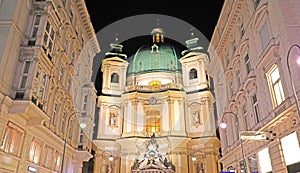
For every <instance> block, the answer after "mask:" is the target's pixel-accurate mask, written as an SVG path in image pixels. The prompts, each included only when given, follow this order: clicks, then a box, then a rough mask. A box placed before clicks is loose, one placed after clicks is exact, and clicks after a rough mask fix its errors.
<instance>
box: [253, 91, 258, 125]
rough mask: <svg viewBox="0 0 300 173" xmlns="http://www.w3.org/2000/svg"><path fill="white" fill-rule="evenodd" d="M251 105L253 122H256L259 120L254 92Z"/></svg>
mask: <svg viewBox="0 0 300 173" xmlns="http://www.w3.org/2000/svg"><path fill="white" fill-rule="evenodd" d="M252 105H253V112H254V118H255V123H258V122H259V109H258V102H257V97H256V94H254V95H253V96H252Z"/></svg>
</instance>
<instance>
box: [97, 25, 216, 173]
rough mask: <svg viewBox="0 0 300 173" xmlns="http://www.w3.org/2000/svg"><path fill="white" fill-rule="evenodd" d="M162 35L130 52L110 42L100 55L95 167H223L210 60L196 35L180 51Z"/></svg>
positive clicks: (122, 169)
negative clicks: (134, 51) (198, 43)
mask: <svg viewBox="0 0 300 173" xmlns="http://www.w3.org/2000/svg"><path fill="white" fill-rule="evenodd" d="M163 33H164V32H163V30H162V29H161V28H155V29H154V30H153V32H152V34H153V42H151V41H150V42H149V44H146V45H141V47H140V49H138V50H137V51H136V53H135V55H134V56H133V57H129V58H127V56H126V55H124V54H123V53H122V45H120V44H118V43H115V44H111V47H112V50H111V51H110V52H108V53H106V57H105V58H104V60H103V61H102V64H101V69H100V70H101V72H102V76H101V77H100V78H101V79H102V94H101V95H99V96H98V110H99V122H98V124H97V125H98V131H97V137H96V139H95V140H94V143H95V145H96V148H97V150H96V154H95V158H94V159H95V160H94V171H95V172H109V171H111V172H113V173H119V172H121V173H128V172H131V171H133V172H139V171H140V172H143V171H146V170H148V171H150V170H152V171H154V170H156V172H164V171H166V172H172V171H173V170H175V172H178V173H186V172H190V173H192V172H201V171H203V170H205V172H218V171H219V165H218V162H217V161H218V159H219V147H220V145H219V140H218V138H217V136H216V128H215V127H216V126H215V119H214V107H213V104H214V97H213V95H212V93H211V91H210V90H211V87H210V80H209V77H208V75H207V73H206V70H207V67H208V63H209V58H208V56H207V54H206V53H203V52H204V51H203V50H201V47H199V46H198V45H197V38H193V39H191V40H189V41H187V44H188V45H187V46H188V48H189V50H187V51H184V52H182V53H183V54H180V52H178V51H177V49H176V48H175V47H174V46H173V45H172V44H171V43H168V42H165V39H164V34H163ZM149 37H150V36H149ZM192 45H194V46H192ZM176 51H177V52H176ZM100 74H101V73H100ZM153 135H154V136H155V138H154V139H153V140H155V145H150V144H149V143H148V142H149V140H150V136H153ZM147 143H148V144H147ZM156 144H157V145H156ZM110 155H112V156H113V158H114V159H113V160H109V158H110V157H109V156H110ZM193 156H194V157H196V160H195V161H192V158H193ZM145 160H147V161H148V162H145ZM163 161H164V162H163ZM167 165H169V166H167ZM173 166H174V167H173ZM173 168H174V169H173ZM160 169H162V170H160ZM158 170H160V171H158Z"/></svg>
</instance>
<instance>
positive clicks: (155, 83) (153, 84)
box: [149, 80, 160, 86]
mask: <svg viewBox="0 0 300 173" xmlns="http://www.w3.org/2000/svg"><path fill="white" fill-rule="evenodd" d="M149 85H150V86H155V85H160V82H159V81H157V80H155V81H151V82H150V84H149Z"/></svg>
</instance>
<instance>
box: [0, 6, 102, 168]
mask: <svg viewBox="0 0 300 173" xmlns="http://www.w3.org/2000/svg"><path fill="white" fill-rule="evenodd" d="M99 51H100V49H99V45H98V42H97V39H96V38H95V34H94V30H93V27H92V24H91V22H90V19H89V14H88V12H87V9H86V6H85V2H84V0H4V1H3V0H2V1H0V172H5V173H25V172H41V173H45V172H60V170H61V167H62V159H63V158H64V164H63V166H64V167H63V168H64V169H63V172H74V173H75V172H81V170H82V166H83V161H88V160H89V159H90V158H91V157H92V154H91V153H90V152H91V146H92V141H91V137H92V133H93V127H94V122H93V121H94V112H95V110H94V106H93V105H95V104H96V103H95V102H96V101H95V99H96V92H95V88H94V86H93V83H92V82H91V75H92V62H93V57H94V56H95V54H96V53H97V52H99ZM75 115H77V116H75ZM79 123H81V125H83V123H85V125H87V128H85V129H84V130H82V131H81V129H80V126H79ZM64 141H66V143H65V142H64ZM64 144H66V147H65V149H66V150H65V151H64Z"/></svg>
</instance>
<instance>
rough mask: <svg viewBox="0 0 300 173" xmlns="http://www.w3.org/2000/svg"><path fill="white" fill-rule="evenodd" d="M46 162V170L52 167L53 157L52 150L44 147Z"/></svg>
mask: <svg viewBox="0 0 300 173" xmlns="http://www.w3.org/2000/svg"><path fill="white" fill-rule="evenodd" d="M45 157H46V160H45V166H46V167H47V168H52V165H53V159H54V158H53V157H54V149H53V148H51V147H49V146H47V147H46V155H45Z"/></svg>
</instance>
